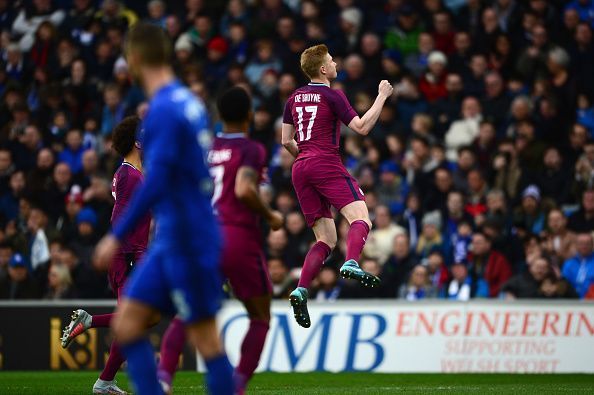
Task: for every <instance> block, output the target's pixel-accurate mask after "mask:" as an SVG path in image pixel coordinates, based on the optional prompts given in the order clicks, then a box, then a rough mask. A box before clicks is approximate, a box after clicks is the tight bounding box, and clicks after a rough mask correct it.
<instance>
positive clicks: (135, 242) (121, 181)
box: [111, 162, 151, 253]
mask: <svg viewBox="0 0 594 395" xmlns="http://www.w3.org/2000/svg"><path fill="white" fill-rule="evenodd" d="M143 180H144V176H143V174H142V172H141V171H140V170H138V169H137V168H135V167H134V166H132V165H131V164H130V163H128V162H123V163H122V165H121V166H120V167H119V168H118V170H117V171H116V173H115V174H114V176H113V182H112V184H111V194H112V195H113V198H114V200H115V203H114V205H113V212H112V213H111V223H112V224H113V223H115V221H116V220H117V219H118V218H119V217H120V216H121V215H122V214H123V213H124V212H125V210H126V209H127V208H128V204H129V203H130V200H131V199H132V195H133V194H134V191H135V190H136V188H138V187H139V186H140V184H141V183H142V181H143ZM150 227H151V216H150V215H147V216H145V217H144V218H143V219H142V220H141V221H140V222H139V223H138V225H137V226H136V228H135V229H134V231H132V232H130V234H129V235H128V236H126V237H125V238H124V240H122V243H121V252H123V253H130V252H138V251H144V250H146V246H147V244H148V237H149V231H150Z"/></svg>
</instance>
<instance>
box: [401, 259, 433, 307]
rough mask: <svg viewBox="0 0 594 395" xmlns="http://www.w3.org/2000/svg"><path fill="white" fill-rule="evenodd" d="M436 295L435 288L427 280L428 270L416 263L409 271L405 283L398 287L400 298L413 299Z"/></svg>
mask: <svg viewBox="0 0 594 395" xmlns="http://www.w3.org/2000/svg"><path fill="white" fill-rule="evenodd" d="M436 297H437V290H436V289H435V287H434V286H433V285H432V284H431V281H430V280H429V271H428V270H427V267H425V266H423V265H417V266H415V267H414V268H413V270H412V272H411V273H410V279H409V280H408V283H407V284H404V285H402V287H401V288H400V298H402V299H405V300H408V301H415V300H421V299H430V298H436Z"/></svg>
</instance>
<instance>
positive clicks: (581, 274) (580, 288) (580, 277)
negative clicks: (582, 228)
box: [562, 233, 594, 298]
mask: <svg viewBox="0 0 594 395" xmlns="http://www.w3.org/2000/svg"><path fill="white" fill-rule="evenodd" d="M576 250H577V254H576V255H575V256H574V257H573V258H570V259H568V260H567V261H565V263H564V264H563V271H562V273H563V277H564V278H565V279H566V280H567V281H569V283H570V284H571V285H572V286H573V287H574V288H575V290H576V291H577V293H578V295H579V296H580V297H581V298H583V297H584V296H585V295H586V293H587V292H588V289H589V288H590V286H591V285H592V284H594V242H593V240H592V234H591V233H580V234H578V235H577V240H576Z"/></svg>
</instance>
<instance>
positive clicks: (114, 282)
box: [107, 251, 145, 300]
mask: <svg viewBox="0 0 594 395" xmlns="http://www.w3.org/2000/svg"><path fill="white" fill-rule="evenodd" d="M144 253H145V251H137V252H128V253H127V252H122V251H118V252H117V253H116V254H115V255H114V257H113V261H112V263H111V266H110V267H109V271H108V273H107V275H108V278H109V285H110V286H111V289H112V290H113V293H114V294H116V296H117V297H118V300H119V299H120V295H121V294H122V292H123V289H124V285H125V284H126V280H127V279H128V275H129V274H130V272H131V271H132V269H133V268H134V266H135V265H137V264H138V262H140V260H141V258H142V256H143V255H144Z"/></svg>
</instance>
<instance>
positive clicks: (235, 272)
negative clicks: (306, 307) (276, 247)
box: [221, 226, 272, 395]
mask: <svg viewBox="0 0 594 395" xmlns="http://www.w3.org/2000/svg"><path fill="white" fill-rule="evenodd" d="M222 231H223V235H224V239H225V240H233V246H231V247H227V248H224V249H223V254H222V256H221V269H222V270H223V274H224V275H225V277H226V278H227V279H228V280H229V283H230V284H231V288H232V289H233V293H234V294H235V296H236V297H237V299H239V300H241V301H242V303H243V305H244V306H245V309H246V310H247V313H248V317H249V320H250V324H249V328H248V330H247V332H246V334H245V336H244V338H243V342H242V344H241V357H240V360H239V364H238V366H237V368H236V369H235V373H234V383H235V391H236V394H238V395H241V394H243V393H244V392H245V388H246V386H247V383H248V381H249V380H250V378H251V377H252V375H253V374H254V371H255V370H256V368H257V367H258V363H259V361H260V355H261V354H262V350H263V349H264V343H265V341H266V335H267V334H268V329H269V323H270V300H271V299H272V282H271V281H270V276H269V274H268V265H267V264H266V258H265V256H264V251H263V249H262V244H261V241H260V238H259V237H258V235H257V232H254V230H253V229H249V228H244V227H240V226H223V227H222Z"/></svg>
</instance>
